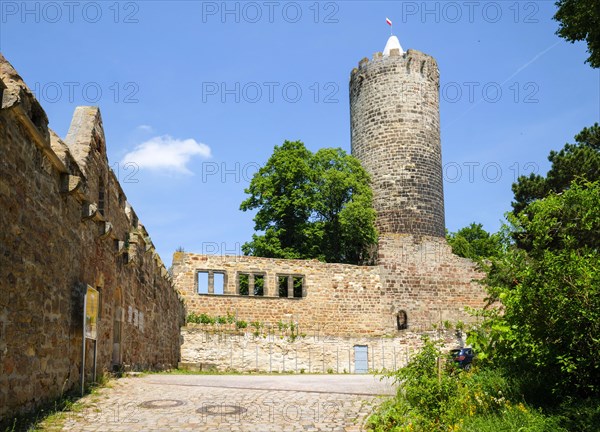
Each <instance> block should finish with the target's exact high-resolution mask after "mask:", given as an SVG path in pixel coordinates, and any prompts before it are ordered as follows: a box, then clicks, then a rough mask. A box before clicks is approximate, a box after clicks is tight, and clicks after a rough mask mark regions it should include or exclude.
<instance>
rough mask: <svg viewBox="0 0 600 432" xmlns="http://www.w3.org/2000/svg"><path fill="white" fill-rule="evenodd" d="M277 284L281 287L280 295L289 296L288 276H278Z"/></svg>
mask: <svg viewBox="0 0 600 432" xmlns="http://www.w3.org/2000/svg"><path fill="white" fill-rule="evenodd" d="M277 286H278V287H279V297H287V296H288V281H287V276H278V277H277Z"/></svg>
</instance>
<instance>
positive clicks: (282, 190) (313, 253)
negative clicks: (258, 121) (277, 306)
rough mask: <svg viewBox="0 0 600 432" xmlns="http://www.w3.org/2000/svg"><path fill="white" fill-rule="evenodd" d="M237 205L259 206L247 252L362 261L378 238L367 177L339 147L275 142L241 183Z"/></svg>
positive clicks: (275, 255)
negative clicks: (260, 164)
mask: <svg viewBox="0 0 600 432" xmlns="http://www.w3.org/2000/svg"><path fill="white" fill-rule="evenodd" d="M246 193H247V194H249V195H250V197H249V198H247V199H246V200H244V201H243V202H242V204H241V206H240V208H241V210H244V211H246V210H253V209H258V212H257V214H256V216H255V218H254V222H255V229H256V230H257V231H261V232H262V234H254V235H253V236H252V241H250V242H247V243H245V244H244V245H243V246H242V250H243V251H244V253H245V254H247V255H256V256H265V257H277V258H317V259H320V260H324V261H328V262H342V263H354V264H357V263H364V262H366V261H368V259H369V256H370V251H371V249H372V247H373V245H374V244H375V243H376V241H377V233H376V230H375V225H374V222H375V211H374V210H373V208H372V192H371V188H370V186H369V177H368V175H367V173H366V171H365V170H364V169H363V168H362V166H361V165H360V163H359V162H358V160H357V159H356V158H354V157H352V156H350V155H348V154H346V153H345V152H344V151H343V150H341V149H333V148H325V149H321V150H319V151H317V152H316V153H314V154H313V153H312V152H310V151H309V150H308V149H306V147H305V146H304V144H303V143H302V142H300V141H295V142H290V141H285V142H284V143H283V145H282V146H280V147H279V146H276V147H275V150H274V152H273V155H272V156H271V157H270V158H269V160H268V161H267V163H266V165H265V166H264V167H262V168H261V169H260V170H259V171H258V172H257V173H256V174H255V175H254V177H253V178H252V181H251V182H250V186H249V187H248V188H247V189H246Z"/></svg>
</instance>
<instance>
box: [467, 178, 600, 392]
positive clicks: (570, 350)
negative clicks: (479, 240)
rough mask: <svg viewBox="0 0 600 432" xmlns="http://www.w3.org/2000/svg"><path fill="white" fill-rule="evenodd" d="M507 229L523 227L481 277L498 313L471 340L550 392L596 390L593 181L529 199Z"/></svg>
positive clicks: (598, 201)
mask: <svg viewBox="0 0 600 432" xmlns="http://www.w3.org/2000/svg"><path fill="white" fill-rule="evenodd" d="M508 217H509V223H510V225H509V229H510V231H512V232H513V233H514V234H515V235H517V236H518V235H523V234H526V237H527V238H528V248H526V249H523V248H520V247H517V245H515V244H512V245H510V247H508V249H507V251H506V253H504V254H503V255H502V256H500V257H499V258H496V259H493V260H492V261H493V264H492V266H491V270H490V272H489V274H488V277H487V279H486V281H485V283H486V285H487V286H488V289H489V292H490V294H491V295H492V297H493V298H495V299H497V300H499V301H500V302H501V304H502V308H501V310H502V313H499V312H493V313H489V314H488V319H487V321H486V322H485V323H484V324H483V326H482V327H481V328H480V329H479V331H476V332H472V333H471V335H470V341H471V342H472V343H474V345H476V346H478V347H479V348H480V349H481V350H483V351H484V352H485V354H484V355H483V357H484V358H485V357H486V355H487V356H489V358H490V361H492V363H493V364H495V365H497V366H500V367H502V366H506V368H507V369H508V370H509V371H510V370H512V371H515V372H516V373H517V374H518V375H520V377H521V378H523V377H528V378H527V380H528V381H529V382H531V383H536V384H537V386H538V388H537V391H538V394H539V393H542V392H540V389H539V388H540V387H541V388H543V389H546V390H552V391H553V392H554V395H555V396H568V395H579V396H593V395H599V394H600V366H599V363H598V353H599V352H600V337H599V335H600V249H599V246H600V184H599V183H598V182H594V183H589V182H575V183H572V184H571V185H570V187H569V188H567V189H565V190H564V192H562V193H550V194H549V195H548V196H547V197H546V198H543V199H540V200H537V201H535V202H532V203H531V204H529V205H528V206H526V207H525V208H524V209H523V212H522V213H521V214H519V215H517V216H515V215H514V214H509V216H508Z"/></svg>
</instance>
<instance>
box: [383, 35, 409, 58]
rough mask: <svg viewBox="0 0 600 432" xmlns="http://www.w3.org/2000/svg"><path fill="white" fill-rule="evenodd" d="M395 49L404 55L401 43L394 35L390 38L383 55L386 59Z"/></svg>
mask: <svg viewBox="0 0 600 432" xmlns="http://www.w3.org/2000/svg"><path fill="white" fill-rule="evenodd" d="M393 49H399V50H400V55H402V54H404V50H403V49H402V46H400V41H399V40H398V38H397V37H396V36H394V35H392V36H390V38H389V39H388V41H387V43H386V44H385V48H384V49H383V55H384V56H386V57H387V56H389V55H390V50H393Z"/></svg>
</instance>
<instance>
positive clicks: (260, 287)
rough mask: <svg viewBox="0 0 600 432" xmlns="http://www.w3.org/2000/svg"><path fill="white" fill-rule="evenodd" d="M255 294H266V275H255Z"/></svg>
mask: <svg viewBox="0 0 600 432" xmlns="http://www.w3.org/2000/svg"><path fill="white" fill-rule="evenodd" d="M254 295H255V296H264V295H265V275H254Z"/></svg>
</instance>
